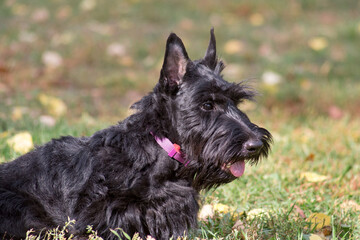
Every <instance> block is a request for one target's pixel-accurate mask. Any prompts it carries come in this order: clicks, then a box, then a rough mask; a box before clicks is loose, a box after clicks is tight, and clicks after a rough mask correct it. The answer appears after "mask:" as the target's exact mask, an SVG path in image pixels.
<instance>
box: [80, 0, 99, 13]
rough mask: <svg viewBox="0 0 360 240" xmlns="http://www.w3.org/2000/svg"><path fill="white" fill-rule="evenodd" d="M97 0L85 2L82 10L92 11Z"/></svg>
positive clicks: (81, 4) (85, 0) (81, 7)
mask: <svg viewBox="0 0 360 240" xmlns="http://www.w3.org/2000/svg"><path fill="white" fill-rule="evenodd" d="M96 4H97V3H96V0H83V1H81V3H80V9H81V10H83V11H90V10H93V9H94V8H95V7H96Z"/></svg>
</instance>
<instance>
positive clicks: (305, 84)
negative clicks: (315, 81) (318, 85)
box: [300, 79, 312, 91]
mask: <svg viewBox="0 0 360 240" xmlns="http://www.w3.org/2000/svg"><path fill="white" fill-rule="evenodd" d="M300 87H301V89H303V90H305V91H307V90H310V89H311V87H312V83H311V81H310V80H309V79H302V80H301V82H300Z"/></svg>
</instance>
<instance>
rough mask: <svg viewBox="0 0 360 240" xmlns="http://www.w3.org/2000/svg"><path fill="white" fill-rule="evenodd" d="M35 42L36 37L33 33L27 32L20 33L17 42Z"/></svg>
mask: <svg viewBox="0 0 360 240" xmlns="http://www.w3.org/2000/svg"><path fill="white" fill-rule="evenodd" d="M36 40H37V36H36V34H35V33H33V32H29V31H20V33H19V41H20V42H25V43H33V42H35V41H36Z"/></svg>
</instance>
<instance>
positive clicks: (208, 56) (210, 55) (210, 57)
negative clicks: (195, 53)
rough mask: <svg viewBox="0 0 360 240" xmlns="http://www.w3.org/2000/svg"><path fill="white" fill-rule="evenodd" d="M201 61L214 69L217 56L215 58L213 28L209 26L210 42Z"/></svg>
mask: <svg viewBox="0 0 360 240" xmlns="http://www.w3.org/2000/svg"><path fill="white" fill-rule="evenodd" d="M203 62H204V64H205V65H206V66H208V67H209V68H211V69H212V70H214V69H215V67H216V62H217V58H216V40H215V34H214V28H211V30H210V42H209V46H208V48H207V50H206V53H205V57H204V60H203Z"/></svg>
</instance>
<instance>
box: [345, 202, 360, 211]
mask: <svg viewBox="0 0 360 240" xmlns="http://www.w3.org/2000/svg"><path fill="white" fill-rule="evenodd" d="M340 207H341V208H342V209H344V210H345V211H349V210H352V211H356V212H358V211H360V205H359V204H358V203H357V202H355V201H354V200H347V201H345V202H343V203H342V204H340Z"/></svg>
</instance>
